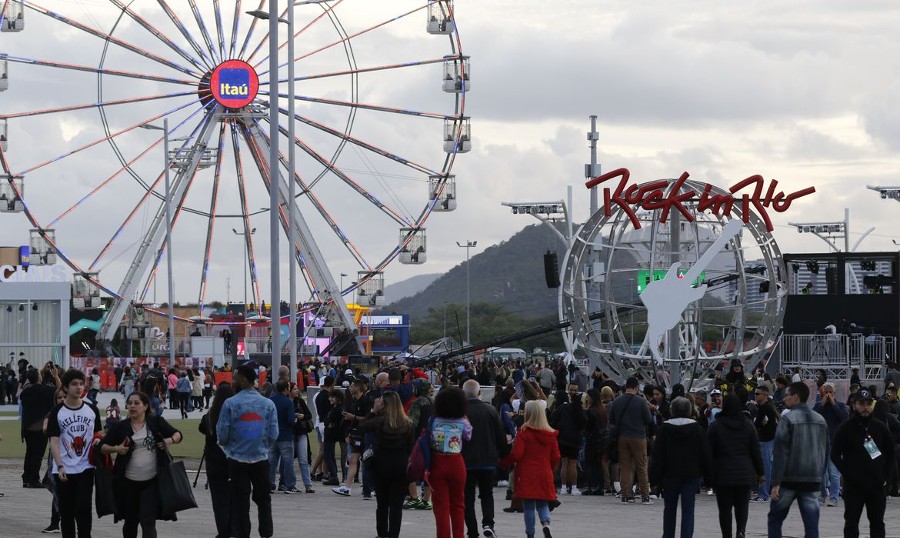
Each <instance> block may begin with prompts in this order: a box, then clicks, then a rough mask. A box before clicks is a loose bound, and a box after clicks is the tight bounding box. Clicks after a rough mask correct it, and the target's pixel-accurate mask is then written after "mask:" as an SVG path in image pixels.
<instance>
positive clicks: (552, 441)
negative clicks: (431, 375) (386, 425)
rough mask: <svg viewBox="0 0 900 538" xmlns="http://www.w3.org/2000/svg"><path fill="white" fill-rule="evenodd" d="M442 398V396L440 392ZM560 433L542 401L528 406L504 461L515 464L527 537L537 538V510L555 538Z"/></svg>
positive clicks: (543, 528)
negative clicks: (553, 511)
mask: <svg viewBox="0 0 900 538" xmlns="http://www.w3.org/2000/svg"><path fill="white" fill-rule="evenodd" d="M438 397H440V393H438ZM556 436H557V431H556V430H554V429H553V428H551V427H550V424H549V422H547V413H546V412H545V411H544V406H543V405H541V403H540V401H539V400H531V401H529V402H526V403H525V422H524V424H523V425H522V427H521V428H520V429H519V432H518V434H517V435H516V440H515V442H513V447H512V451H511V452H510V453H509V454H508V455H507V456H506V457H505V458H503V460H502V461H501V462H500V465H502V466H504V467H508V466H510V465H511V464H513V463H515V465H516V472H515V478H514V479H515V482H516V484H515V492H516V497H518V498H520V499H522V506H523V509H524V512H523V513H524V516H525V536H527V537H528V538H534V534H535V520H534V513H535V511H537V514H538V518H539V519H540V522H541V531H542V532H543V534H544V538H552V536H553V535H552V533H551V531H550V508H549V505H548V502H549V501H553V500H555V499H556V487H555V486H554V484H553V470H554V469H555V468H556V466H557V465H559V461H560V453H559V444H558V443H557V440H556Z"/></svg>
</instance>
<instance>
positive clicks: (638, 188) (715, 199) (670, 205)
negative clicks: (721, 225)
mask: <svg viewBox="0 0 900 538" xmlns="http://www.w3.org/2000/svg"><path fill="white" fill-rule="evenodd" d="M617 177H618V178H621V179H620V180H619V184H618V185H616V188H615V189H614V190H610V189H608V188H607V189H603V210H604V212H605V214H606V216H607V217H609V216H610V215H612V207H613V205H617V206H619V208H620V209H621V210H622V211H624V212H625V214H626V215H628V218H629V219H630V220H631V223H632V224H633V225H634V227H635V228H640V227H641V223H640V221H639V220H638V216H637V213H635V210H634V206H638V207H640V208H642V209H646V210H655V209H661V210H662V212H661V214H660V217H659V221H660V222H666V219H668V218H669V213H670V212H671V211H678V212H679V213H681V214H682V215H683V216H684V218H686V219H687V220H688V221H690V222H693V221H694V220H695V219H694V214H693V213H691V212H690V211H688V209H687V208H686V207H685V205H684V204H685V203H686V202H691V201H696V202H697V210H698V211H707V210H709V211H711V212H712V213H713V214H714V215H721V216H730V215H731V210H732V208H733V207H734V205H735V204H740V207H741V220H743V221H744V222H749V221H750V212H751V210H756V212H757V213H758V214H759V216H760V217H761V218H762V219H763V222H765V223H766V229H767V230H768V231H770V232H771V231H772V230H773V229H774V225H773V224H772V219H771V218H769V210H770V209H771V210H772V211H775V212H776V213H783V212H785V211H787V210H788V209H789V208H790V207H791V203H793V201H794V200H796V199H797V198H802V197H804V196H806V195H808V194H812V193H814V192H816V188H815V187H807V188H805V189H801V190H799V191H796V192H792V193H790V194H785V193H784V191H779V192H777V193H776V192H775V191H776V189H777V188H778V180H776V179H773V180H772V181H771V182H770V183H769V185H768V188H766V180H765V178H763V177H762V176H760V175H758V174H757V175H754V176H750V177H748V178H746V179H744V180H741V181H739V182H737V183H735V184H734V185H733V186H732V187H731V188H730V189H728V193H727V194H721V193H719V194H717V193H713V186H712V185H710V184H707V185H706V187H705V188H704V189H703V192H700V193H698V192H697V191H695V190H686V191H683V192H682V187H683V186H684V184H685V182H687V180H688V177H690V174H688V173H687V172H684V173H683V174H681V177H679V178H678V179H677V180H675V184H674V185H672V188H671V189H669V193H668V194H666V188H667V187H668V186H669V181H668V180H659V181H651V182H649V183H644V184H643V185H637V184H631V185H629V184H628V180H629V178H630V177H631V172H629V171H628V169H627V168H617V169H615V170H613V171H611V172H607V173H605V174H602V175H599V176H597V177H595V178H591V179H590V180H588V181H587V183H585V186H586V187H587V188H589V189H592V188H594V187H596V186H597V185H599V184H601V183H603V182H604V181H607V180H610V179H613V178H617ZM750 186H752V187H753V191H752V192H744V193H743V194H740V195H738V194H737V193H738V192H739V191H741V190H742V189H745V188H747V187H750ZM764 191H765V192H764Z"/></svg>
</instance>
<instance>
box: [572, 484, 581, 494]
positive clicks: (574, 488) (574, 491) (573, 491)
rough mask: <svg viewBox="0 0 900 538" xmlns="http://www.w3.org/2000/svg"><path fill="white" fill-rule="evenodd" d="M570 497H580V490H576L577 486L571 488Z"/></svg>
mask: <svg viewBox="0 0 900 538" xmlns="http://www.w3.org/2000/svg"><path fill="white" fill-rule="evenodd" d="M572 495H581V490H580V489H578V486H572Z"/></svg>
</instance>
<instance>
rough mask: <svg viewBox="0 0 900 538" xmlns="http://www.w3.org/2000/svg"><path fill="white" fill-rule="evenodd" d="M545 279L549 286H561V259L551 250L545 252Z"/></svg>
mask: <svg viewBox="0 0 900 538" xmlns="http://www.w3.org/2000/svg"><path fill="white" fill-rule="evenodd" d="M544 280H546V281H547V287H548V288H558V287H559V260H558V259H557V258H556V253H555V252H551V251H549V250H548V251H547V253H546V254H544Z"/></svg>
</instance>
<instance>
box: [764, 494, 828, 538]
mask: <svg viewBox="0 0 900 538" xmlns="http://www.w3.org/2000/svg"><path fill="white" fill-rule="evenodd" d="M780 493H781V497H780V498H779V499H778V501H773V502H772V503H771V504H770V505H769V538H781V524H782V523H784V519H785V518H786V517H787V515H788V512H790V510H791V504H792V503H793V502H794V499H797V506H798V507H800V518H801V519H802V520H803V532H804V536H806V538H819V501H818V499H816V492H815V491H795V490H793V489H785V488H783V487H782V488H781V490H780Z"/></svg>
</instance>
